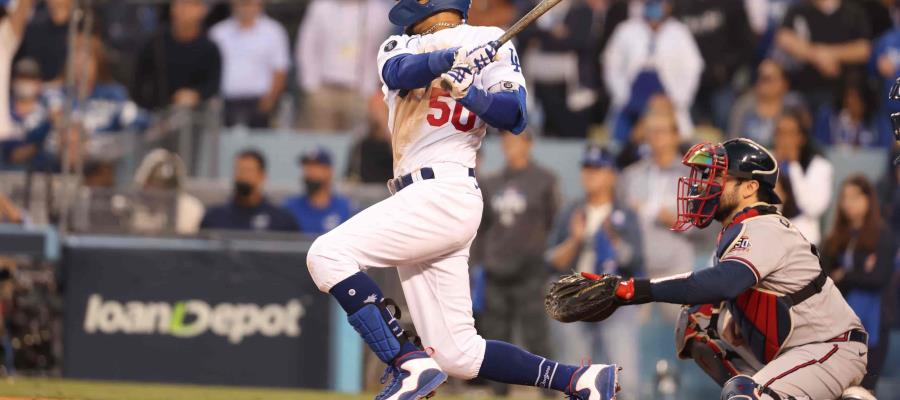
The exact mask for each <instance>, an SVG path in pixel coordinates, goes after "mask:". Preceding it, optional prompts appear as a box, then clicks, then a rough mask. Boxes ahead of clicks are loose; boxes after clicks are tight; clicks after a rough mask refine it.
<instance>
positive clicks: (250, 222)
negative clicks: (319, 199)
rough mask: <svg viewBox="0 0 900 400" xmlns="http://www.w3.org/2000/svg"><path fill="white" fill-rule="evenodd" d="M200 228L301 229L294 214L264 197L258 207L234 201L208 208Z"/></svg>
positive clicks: (290, 230) (248, 229) (293, 230)
mask: <svg viewBox="0 0 900 400" xmlns="http://www.w3.org/2000/svg"><path fill="white" fill-rule="evenodd" d="M200 229H229V230H245V231H289V232H296V231H298V230H299V228H298V226H297V222H296V220H295V219H294V216H293V215H291V214H290V213H289V212H287V211H285V210H284V209H282V208H279V207H276V206H274V205H272V203H270V202H269V201H268V200H266V199H263V200H262V202H261V203H259V204H258V205H257V206H256V207H243V206H239V205H238V204H237V203H235V202H234V201H231V202H229V203H227V204H223V205H220V206H217V207H212V208H210V209H208V210H206V214H205V215H203V221H202V222H200Z"/></svg>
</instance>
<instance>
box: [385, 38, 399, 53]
mask: <svg viewBox="0 0 900 400" xmlns="http://www.w3.org/2000/svg"><path fill="white" fill-rule="evenodd" d="M395 47H397V41H396V40H391V41H390V42H387V44H385V45H384V51H391V50H393V49H394V48H395Z"/></svg>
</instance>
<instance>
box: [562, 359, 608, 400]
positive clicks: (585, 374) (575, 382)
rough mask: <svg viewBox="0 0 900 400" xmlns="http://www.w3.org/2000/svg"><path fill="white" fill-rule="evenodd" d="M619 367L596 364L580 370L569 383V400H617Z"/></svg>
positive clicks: (567, 392)
mask: <svg viewBox="0 0 900 400" xmlns="http://www.w3.org/2000/svg"><path fill="white" fill-rule="evenodd" d="M619 370H620V368H619V366H618V365H616V364H611V365H604V364H594V365H588V366H585V367H581V368H579V369H578V370H577V371H575V375H572V382H570V383H569V390H567V391H566V394H567V395H569V400H615V398H616V393H617V392H618V391H619Z"/></svg>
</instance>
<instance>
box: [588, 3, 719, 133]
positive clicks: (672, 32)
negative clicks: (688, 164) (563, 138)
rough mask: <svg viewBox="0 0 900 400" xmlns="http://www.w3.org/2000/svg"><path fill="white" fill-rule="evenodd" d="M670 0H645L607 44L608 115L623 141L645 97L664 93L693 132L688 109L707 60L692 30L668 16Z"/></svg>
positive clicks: (681, 126) (681, 127)
mask: <svg viewBox="0 0 900 400" xmlns="http://www.w3.org/2000/svg"><path fill="white" fill-rule="evenodd" d="M670 11H671V6H670V4H669V1H668V0H645V1H643V11H642V14H643V15H642V18H631V19H629V20H627V21H625V22H623V23H621V24H620V25H619V26H618V27H617V28H616V30H615V31H614V32H613V35H612V38H610V41H609V43H608V44H607V46H606V51H605V52H604V55H603V57H604V60H603V68H604V71H603V77H604V80H605V82H606V87H607V89H608V90H609V92H610V95H611V96H612V105H611V109H610V114H609V116H608V118H609V119H610V121H611V123H612V129H613V138H614V139H615V140H616V141H618V142H620V143H622V142H625V141H626V140H627V139H628V135H629V134H630V133H631V129H632V127H633V125H634V124H635V123H636V122H637V120H638V118H640V116H641V115H642V114H643V111H644V107H645V106H646V104H647V101H648V100H649V99H650V98H651V97H652V96H653V95H654V94H657V93H664V94H665V95H667V96H668V97H669V98H670V99H671V100H672V103H673V104H674V105H675V109H676V110H677V121H678V129H677V132H680V133H681V135H682V137H684V138H687V137H690V136H692V135H693V123H692V122H691V116H690V113H689V110H690V108H691V106H692V104H693V103H694V94H695V93H696V92H697V87H698V85H699V82H700V74H701V72H703V58H702V57H701V55H700V50H699V49H698V48H697V43H696V41H695V40H694V37H693V36H691V32H690V31H689V30H688V29H687V27H686V26H684V24H682V23H681V22H678V21H677V20H675V19H674V18H671V17H670Z"/></svg>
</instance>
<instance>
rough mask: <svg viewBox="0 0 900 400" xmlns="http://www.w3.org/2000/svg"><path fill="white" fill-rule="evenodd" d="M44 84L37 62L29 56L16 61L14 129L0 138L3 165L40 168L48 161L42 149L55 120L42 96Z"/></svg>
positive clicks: (0, 158)
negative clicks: (1, 139) (7, 135)
mask: <svg viewBox="0 0 900 400" xmlns="http://www.w3.org/2000/svg"><path fill="white" fill-rule="evenodd" d="M42 85H43V82H42V81H41V71H40V66H39V65H38V63H37V62H36V61H34V60H32V59H28V58H26V59H22V60H19V61H18V62H17V63H16V64H15V67H14V71H13V81H12V104H11V108H10V112H11V117H12V122H13V130H14V132H13V135H12V137H10V138H8V139H6V140H3V141H0V168H3V169H20V168H22V167H24V166H26V165H27V164H31V166H32V167H39V164H42V163H43V162H45V161H46V160H47V156H46V153H45V152H44V151H43V148H44V142H45V140H46V139H47V135H49V134H50V130H51V127H52V121H51V116H50V112H49V110H48V108H47V105H46V104H45V102H44V99H43V97H42V96H41V91H42Z"/></svg>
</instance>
